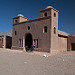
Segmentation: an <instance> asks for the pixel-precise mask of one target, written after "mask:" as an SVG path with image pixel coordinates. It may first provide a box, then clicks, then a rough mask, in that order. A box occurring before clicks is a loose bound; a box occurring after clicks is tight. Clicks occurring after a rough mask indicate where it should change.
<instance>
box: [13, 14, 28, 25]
mask: <svg viewBox="0 0 75 75" xmlns="http://www.w3.org/2000/svg"><path fill="white" fill-rule="evenodd" d="M25 21H27V18H25V17H24V16H23V15H22V14H19V15H17V16H16V17H14V18H13V24H18V23H21V22H25Z"/></svg>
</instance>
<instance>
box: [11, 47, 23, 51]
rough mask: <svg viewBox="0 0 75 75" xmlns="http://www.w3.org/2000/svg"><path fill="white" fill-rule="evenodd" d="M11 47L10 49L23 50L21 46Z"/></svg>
mask: <svg viewBox="0 0 75 75" xmlns="http://www.w3.org/2000/svg"><path fill="white" fill-rule="evenodd" d="M11 49H12V50H23V47H15V46H12V47H11Z"/></svg>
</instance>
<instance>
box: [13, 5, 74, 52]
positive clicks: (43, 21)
mask: <svg viewBox="0 0 75 75" xmlns="http://www.w3.org/2000/svg"><path fill="white" fill-rule="evenodd" d="M32 45H34V46H35V48H34V50H36V51H45V52H50V53H58V52H64V51H70V50H74V49H75V37H73V36H70V35H69V34H67V33H65V32H63V31H59V30H58V10H56V9H54V8H53V7H52V6H48V7H46V8H45V9H43V10H41V11H40V18H37V19H33V20H29V21H27V18H25V17H24V16H23V15H21V14H19V15H17V16H16V17H14V18H13V30H12V49H18V50H25V51H26V47H28V48H29V49H30V47H31V46H32Z"/></svg>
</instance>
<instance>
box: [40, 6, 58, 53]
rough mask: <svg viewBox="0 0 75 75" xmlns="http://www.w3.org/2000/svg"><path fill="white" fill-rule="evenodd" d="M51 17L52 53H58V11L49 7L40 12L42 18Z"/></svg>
mask: <svg viewBox="0 0 75 75" xmlns="http://www.w3.org/2000/svg"><path fill="white" fill-rule="evenodd" d="M46 17H50V28H49V29H50V52H51V53H54V52H55V53H56V52H58V10H56V9H55V8H53V7H52V6H47V7H46V8H45V9H44V10H41V11H40V18H46Z"/></svg>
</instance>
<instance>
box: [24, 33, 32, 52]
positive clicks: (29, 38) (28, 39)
mask: <svg viewBox="0 0 75 75" xmlns="http://www.w3.org/2000/svg"><path fill="white" fill-rule="evenodd" d="M31 45H32V35H31V34H30V33H28V34H27V35H26V37H25V47H26V51H29V49H30V47H31Z"/></svg>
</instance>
